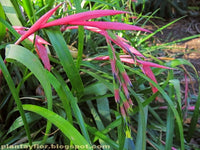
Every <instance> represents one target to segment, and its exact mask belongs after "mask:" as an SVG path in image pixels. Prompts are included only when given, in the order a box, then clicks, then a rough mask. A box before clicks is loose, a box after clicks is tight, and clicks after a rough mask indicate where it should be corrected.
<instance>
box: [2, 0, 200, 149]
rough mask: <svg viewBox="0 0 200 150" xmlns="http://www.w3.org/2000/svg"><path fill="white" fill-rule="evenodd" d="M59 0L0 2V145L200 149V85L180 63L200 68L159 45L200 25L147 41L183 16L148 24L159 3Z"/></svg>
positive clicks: (3, 0)
mask: <svg viewBox="0 0 200 150" xmlns="http://www.w3.org/2000/svg"><path fill="white" fill-rule="evenodd" d="M61 2H63V1H50V2H49V3H48V5H46V1H39V0H36V1H31V0H27V1H26V0H23V1H20V2H19V1H17V2H16V1H15V2H13V1H10V0H2V1H1V2H0V4H1V5H2V7H3V9H1V7H0V14H1V15H0V26H2V27H3V28H2V31H1V32H0V37H3V38H0V40H1V41H0V43H1V45H0V54H1V56H0V87H1V89H0V124H1V126H0V137H1V138H0V145H1V149H20V146H21V148H22V147H23V148H27V147H29V148H30V149H38V148H40V149H45V147H46V148H56V149H62V148H64V147H65V148H71V149H76V148H78V149H111V150H112V149H113V150H117V149H119V150H122V149H123V150H126V149H127V150H128V149H135V150H146V149H149V150H151V149H182V150H184V149H198V148H199V147H198V145H196V144H195V143H194V142H192V141H194V140H195V139H198V134H199V132H200V130H199V126H198V118H199V105H200V96H199V95H200V94H198V95H194V94H193V97H191V95H192V93H191V92H192V91H190V89H188V85H187V82H185V87H183V86H182V85H181V83H180V80H179V77H178V76H177V75H176V72H177V71H179V72H181V73H182V74H183V75H185V77H186V78H187V77H190V76H194V77H195V78H197V79H198V80H199V77H198V73H197V71H196V69H195V68H194V66H193V65H192V64H191V63H190V62H189V61H187V60H184V59H177V58H170V59H169V60H167V61H166V60H162V59H159V58H158V57H157V55H156V53H157V52H158V51H160V49H161V50H164V48H165V46H168V45H170V44H174V43H175V42H181V41H184V40H187V39H192V38H196V37H199V35H195V36H191V37H188V38H184V39H181V40H178V41H174V42H171V43H166V44H163V45H160V46H154V45H153V46H148V45H149V42H150V39H152V38H153V36H154V35H155V34H156V33H157V32H160V31H162V30H163V29H164V28H166V27H167V26H170V25H171V24H173V23H174V22H175V21H178V20H180V19H181V18H178V19H177V20H175V21H173V22H171V23H169V24H167V25H165V26H163V27H161V28H159V29H157V30H156V31H154V32H153V33H148V30H145V29H142V28H140V27H136V26H144V25H145V23H146V22H147V21H150V20H151V18H152V17H153V14H154V13H153V14H152V15H148V14H146V15H142V13H140V14H137V12H136V11H134V10H135V9H133V10H132V9H131V8H132V7H134V3H133V2H132V3H131V2H130V1H123V0H118V1H112V0H110V1H101V0H98V1H97V0H91V1H79V0H74V1H71V3H68V2H63V3H61ZM58 4H60V5H58ZM8 6H9V7H10V9H9V10H8V9H6V8H7V7H8ZM19 6H20V7H23V11H22V9H20V7H19ZM56 6H57V7H56ZM108 9H109V10H112V11H107V10H108ZM11 10H12V11H11ZM49 10H51V11H50V12H49V13H47V12H48V11H49ZM97 10H98V11H97ZM105 10H106V11H105ZM113 10H116V11H113ZM122 11H123V12H122ZM124 11H126V13H125V12H124ZM127 12H129V13H127ZM92 13H93V14H95V15H91V14H92ZM133 14H134V15H136V16H137V17H138V18H135V19H130V18H132V17H133ZM67 15H68V18H65V16H67ZM70 15H71V16H70ZM6 17H7V18H6ZM70 17H71V18H70ZM97 17H98V18H97ZM60 18H61V19H60ZM64 18H65V19H64ZM57 19H59V21H60V22H59V21H58V20H57ZM47 20H48V22H47ZM141 20H145V21H144V24H140V25H139V22H140V21H141ZM63 24H67V25H65V26H63ZM19 26H23V28H21V27H19ZM24 27H28V28H29V29H25V28H24ZM20 37H21V38H20ZM72 43H75V44H74V45H73V47H75V48H73V50H74V49H75V51H77V52H76V55H77V56H76V57H74V56H73V55H72V53H73V52H72V49H71V48H72V47H71V46H69V45H71V44H72ZM165 57H168V56H165ZM183 65H185V66H188V67H190V68H191V69H193V70H194V71H193V73H191V72H188V71H187V70H184V68H183V67H182V66H183ZM184 88H186V89H184ZM182 90H185V91H188V92H189V93H188V94H184V93H182ZM38 91H39V92H38ZM190 93H191V94H190ZM192 100H193V101H192ZM190 106H194V107H190ZM189 107H190V108H193V109H189ZM189 118H190V119H191V121H190V122H189V124H188V123H186V120H188V119H189ZM6 146H7V147H6ZM39 146H41V147H39ZM56 146H57V147H56Z"/></svg>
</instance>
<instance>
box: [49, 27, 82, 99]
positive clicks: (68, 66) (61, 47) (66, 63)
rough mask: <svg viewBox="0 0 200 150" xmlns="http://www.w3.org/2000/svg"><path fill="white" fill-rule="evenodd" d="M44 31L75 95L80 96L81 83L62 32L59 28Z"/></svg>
mask: <svg viewBox="0 0 200 150" xmlns="http://www.w3.org/2000/svg"><path fill="white" fill-rule="evenodd" d="M45 31H46V33H47V35H48V37H49V39H50V41H51V43H52V45H53V47H54V49H55V51H56V53H57V55H58V57H59V59H60V62H61V64H62V66H63V68H64V70H65V72H66V74H67V76H68V78H69V80H70V83H71V84H72V87H73V89H74V90H75V92H76V93H77V96H78V97H80V96H81V95H82V94H83V83H82V80H81V77H80V75H79V72H78V69H77V68H76V67H75V64H74V61H73V58H72V56H71V53H70V51H69V49H68V47H67V44H66V42H65V40H64V38H63V36H62V33H61V32H60V30H59V28H54V29H48V30H45Z"/></svg>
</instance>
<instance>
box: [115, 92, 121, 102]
mask: <svg viewBox="0 0 200 150" xmlns="http://www.w3.org/2000/svg"><path fill="white" fill-rule="evenodd" d="M114 96H115V102H116V103H119V101H120V97H119V89H115V90H114Z"/></svg>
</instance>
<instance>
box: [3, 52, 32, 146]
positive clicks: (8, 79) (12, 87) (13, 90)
mask: <svg viewBox="0 0 200 150" xmlns="http://www.w3.org/2000/svg"><path fill="white" fill-rule="evenodd" d="M0 69H1V71H2V73H3V75H4V77H5V80H6V82H7V84H8V86H9V88H10V91H11V93H12V96H13V98H14V100H15V102H16V104H17V108H18V109H19V113H20V115H21V117H22V120H23V123H24V128H25V131H26V134H27V137H28V141H29V145H32V140H31V134H30V129H29V126H28V123H27V120H26V117H25V113H24V110H23V108H22V103H21V101H20V99H19V95H18V92H17V90H16V88H15V84H14V82H13V81H12V78H11V76H10V74H9V72H8V69H7V68H6V65H5V64H4V62H3V59H2V57H1V55H0Z"/></svg>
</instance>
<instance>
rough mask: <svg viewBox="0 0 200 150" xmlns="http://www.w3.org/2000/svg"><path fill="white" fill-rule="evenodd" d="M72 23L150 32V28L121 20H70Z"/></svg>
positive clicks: (105, 28) (104, 28) (100, 27)
mask: <svg viewBox="0 0 200 150" xmlns="http://www.w3.org/2000/svg"><path fill="white" fill-rule="evenodd" d="M69 24H71V25H83V26H91V27H96V28H99V29H102V30H136V31H144V32H150V31H149V30H146V29H143V28H141V27H138V26H134V25H129V24H125V23H121V22H105V21H73V22H69Z"/></svg>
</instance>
